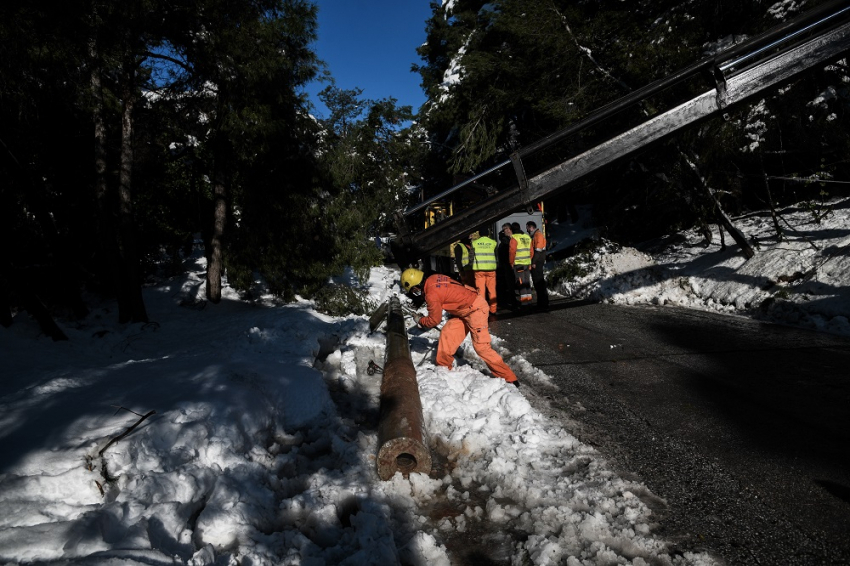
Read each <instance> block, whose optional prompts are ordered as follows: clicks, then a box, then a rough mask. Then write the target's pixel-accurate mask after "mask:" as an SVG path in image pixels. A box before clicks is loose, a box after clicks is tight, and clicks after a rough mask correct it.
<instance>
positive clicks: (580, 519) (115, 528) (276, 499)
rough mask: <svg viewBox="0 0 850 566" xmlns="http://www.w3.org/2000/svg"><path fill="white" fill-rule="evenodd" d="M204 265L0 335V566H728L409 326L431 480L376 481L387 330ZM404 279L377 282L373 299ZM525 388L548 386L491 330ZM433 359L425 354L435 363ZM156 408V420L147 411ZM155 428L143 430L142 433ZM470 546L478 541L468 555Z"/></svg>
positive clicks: (508, 393) (380, 272)
mask: <svg viewBox="0 0 850 566" xmlns="http://www.w3.org/2000/svg"><path fill="white" fill-rule="evenodd" d="M204 268H205V266H204V264H203V261H201V260H199V259H195V260H192V261H191V262H189V263H188V264H187V275H186V276H185V277H182V278H179V279H174V280H171V281H167V282H164V283H162V284H158V285H156V286H151V287H148V288H146V289H145V301H146V305H147V307H148V312H149V314H150V317H151V319H152V320H154V321H156V322H152V323H150V324H144V325H143V324H132V325H123V326H122V325H118V324H117V323H115V322H114V320H115V318H116V316H115V312H114V305H104V306H102V307H100V308H99V309H96V310H95V311H94V312H93V313H92V314H91V315H90V316H89V317H88V318H87V319H86V320H84V321H82V322H76V323H69V322H62V321H60V324H61V326H62V328H63V330H64V331H65V333H66V334H67V335H68V336H69V337H70V340H69V341H67V342H53V341H51V340H50V339H49V338H47V337H46V336H44V335H42V334H41V333H40V331H39V329H38V326H37V325H36V323H35V322H33V321H32V320H30V319H29V318H28V317H27V316H26V314H25V313H17V314H16V316H15V319H14V324H13V325H12V326H11V327H10V328H8V329H0V333H2V345H3V362H4V368H5V376H6V377H5V378H4V380H3V382H2V384H0V409H2V411H0V415H2V417H0V418H2V426H0V452H2V454H3V461H2V463H0V561H6V562H9V563H16V564H27V563H44V562H48V561H50V562H53V563H56V564H72V563H73V564H95V563H96V564H105V563H106V564H119V563H120V564H123V565H134V564H135V565H142V564H144V565H156V564H189V565H192V566H204V565H212V564H218V565H225V564H283V565H295V564H303V565H308V564H309V565H318V564H352V565H354V564H357V565H361V564H376V565H378V564H380V565H387V564H410V565H425V564H428V565H440V564H443V565H447V564H450V563H451V561H452V558H451V557H452V550H451V549H452V548H455V549H458V548H460V549H463V550H466V549H468V547H469V545H479V547H480V548H482V549H484V550H486V553H487V555H488V556H489V557H490V558H491V559H493V560H494V561H497V562H499V563H512V564H521V563H522V564H527V563H530V564H540V565H543V564H570V565H579V564H583V565H591V564H633V565H646V564H693V565H707V564H714V563H715V562H714V560H712V559H711V558H710V557H709V556H707V555H705V554H701V553H687V552H686V553H682V552H681V550H679V549H677V548H675V547H673V546H672V545H669V544H668V543H667V542H665V541H664V540H662V539H661V538H659V537H657V536H655V535H654V534H653V521H654V519H653V516H652V512H651V510H650V509H649V507H648V506H647V504H646V503H645V502H646V501H650V500H653V499H654V496H652V494H650V493H649V492H648V491H647V488H646V487H645V486H643V485H641V484H639V483H636V482H634V481H631V480H626V479H623V478H621V477H618V476H617V475H616V474H614V473H613V472H612V471H611V470H609V469H608V468H607V466H606V463H605V461H604V460H603V459H602V458H601V457H600V456H599V454H597V453H596V452H595V450H594V449H593V448H591V447H588V446H586V445H584V444H582V443H581V442H579V441H578V440H577V439H576V438H574V437H572V436H571V435H569V434H568V433H567V432H565V431H564V430H563V429H562V428H561V427H560V426H559V425H558V424H556V423H554V422H552V421H550V420H549V419H548V418H547V417H545V416H543V415H541V414H540V413H538V412H537V411H535V410H534V409H533V408H532V407H531V405H530V404H529V403H528V401H527V400H526V399H525V397H524V396H523V393H522V391H521V390H517V389H516V388H514V387H512V386H509V385H507V384H506V383H504V382H503V381H502V380H500V379H494V378H491V377H489V376H488V375H487V374H486V373H485V371H484V370H485V368H484V366H483V364H482V363H481V361H480V360H479V359H478V358H477V357H476V355H475V354H474V352H473V350H472V348H471V346H470V344H469V343H465V344H464V345H463V346H462V352H461V354H460V355H459V357H458V364H457V367H456V368H455V369H454V370H453V371H448V370H446V369H444V368H437V367H435V366H434V364H433V362H432V359H433V348H434V345H435V341H436V339H437V337H438V333H437V332H436V331H431V332H428V333H422V334H417V333H413V332H412V333H411V338H410V342H411V349H412V356H413V358H414V362H415V363H416V364H418V368H417V370H418V379H419V384H420V393H421V398H422V405H423V414H424V418H425V423H426V428H427V430H428V431H429V434H430V438H429V445H430V448H431V451H432V454H433V455H434V461H435V465H434V470H433V472H432V473H431V474H430V476H428V475H424V474H413V475H411V476H410V477H409V478H403V477H402V476H401V475H399V474H396V476H395V477H393V478H392V479H391V480H389V481H385V482H384V481H380V480H379V478H378V476H377V472H376V469H375V455H376V453H377V449H378V446H377V442H378V440H377V431H376V424H377V415H378V403H379V394H380V375H370V372H369V371H367V370H368V368H369V363H370V361H374V362H376V363H378V364H382V360H383V353H384V348H385V338H384V336H383V334H382V333H381V332H380V331H377V332H373V333H370V331H369V326H368V321H367V320H366V317H363V316H353V315H352V316H348V317H345V318H332V317H328V316H324V315H322V314H319V313H317V312H316V311H315V309H314V308H313V305H312V304H311V303H310V302H307V301H299V302H297V303H295V304H290V305H278V304H274V303H273V302H272V301H271V300H268V299H266V300H263V301H260V302H254V303H249V302H246V301H243V300H240V299H239V297H238V296H237V295H236V294H235V293H234V292H232V291H231V290H228V293H227V294H226V297H225V299H224V300H223V301H222V303H221V304H219V305H207V304H205V303H204V301H203V278H204ZM397 280H398V273H397V272H395V271H393V270H391V269H387V268H376V269H374V270H373V271H372V274H371V279H370V281H369V283H368V291H369V293H370V294H371V297H372V299H373V300H374V301H376V302H381V301H383V300H385V299H386V298H388V297H390V296H391V295H393V294H394V293H395V292H396V288H397ZM494 342H495V343H496V347H497V348H499V349H500V351H501V352H502V354H503V355H504V356H505V357H506V358H507V359H509V362H510V363H511V365H512V366H513V367H514V368H515V369H517V371H518V372H519V373H520V375H521V377H522V378H523V379H525V380H527V381H526V383H528V384H533V382H534V380H536V379H545V375H544V374H542V372H540V371H539V370H536V369H535V368H533V367H532V366H530V365H529V364H528V362H527V361H525V360H524V359H523V358H522V357H521V356H518V355H511V352H508V351H507V350H505V349H504V347H503V346H502V345H501V343H500V341H499V340H498V338H495V339H494ZM420 360H421V361H420ZM151 411H155V412H154V413H151ZM136 424H138V426H136V428H135V429H133V430H132V431H131V432H130V433H129V434H127V435H126V436H121V435H122V434H123V433H125V431H128V430H129V429H130V427H132V426H133V425H136ZM464 545H465V546H464Z"/></svg>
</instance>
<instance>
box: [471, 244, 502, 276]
mask: <svg viewBox="0 0 850 566" xmlns="http://www.w3.org/2000/svg"><path fill="white" fill-rule="evenodd" d="M472 249H473V250H474V251H475V255H474V256H473V258H472V269H473V270H475V271H496V240H494V239H492V238H488V237H487V236H482V237H480V238H478V239H476V240H472Z"/></svg>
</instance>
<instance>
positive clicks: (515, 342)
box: [491, 303, 850, 566]
mask: <svg viewBox="0 0 850 566" xmlns="http://www.w3.org/2000/svg"><path fill="white" fill-rule="evenodd" d="M491 331H492V333H493V334H495V335H497V336H499V337H501V338H504V339H505V340H506V342H507V347H508V348H509V349H510V350H511V351H512V352H514V353H516V354H520V355H522V356H523V357H525V358H526V359H527V360H528V361H529V362H530V363H531V364H533V365H534V366H535V367H536V368H538V369H539V370H542V371H543V372H545V373H546V374H547V375H549V376H550V377H551V378H552V385H546V384H545V383H539V382H533V380H532V379H531V378H529V379H528V380H527V381H526V384H525V386H524V388H523V389H521V391H523V392H524V393H525V394H526V396H527V397H528V398H529V400H530V401H531V402H532V403H533V404H534V405H535V406H536V408H538V409H540V410H542V411H544V412H546V413H547V414H550V415H551V416H553V417H554V418H558V419H560V420H561V422H562V423H563V424H564V427H565V428H566V429H567V430H569V431H570V432H571V433H572V434H574V435H575V436H576V437H578V438H579V439H580V440H582V441H583V442H585V443H588V444H591V445H593V446H595V447H596V448H597V449H598V450H599V451H600V453H602V454H603V455H604V456H605V457H606V459H607V460H608V461H609V463H610V464H611V466H612V467H613V468H614V469H615V470H617V472H618V473H620V474H621V475H622V476H625V477H631V478H635V479H638V480H640V481H641V482H642V483H644V484H645V485H646V486H647V487H648V488H649V489H650V491H651V492H652V493H651V494H649V495H647V496H646V498H645V501H646V503H647V504H649V506H650V508H651V509H653V511H654V513H655V514H656V516H657V518H658V528H657V529H656V531H655V532H656V533H657V534H658V535H659V536H661V537H663V538H665V539H666V540H670V541H673V542H674V544H675V545H676V546H677V547H678V548H679V549H680V550H682V551H689V550H700V551H708V552H711V553H712V554H713V555H714V556H715V557H718V558H720V559H722V560H724V561H725V562H726V563H727V564H730V565H738V564H768V565H796V564H800V565H807V566H808V565H819V564H828V565H833V564H850V339H847V338H842V337H837V336H832V335H828V334H823V333H816V332H811V331H806V330H801V329H795V328H789V327H784V326H777V325H771V324H765V323H760V322H757V321H753V320H750V319H745V318H740V317H731V316H723V315H716V314H712V313H705V312H699V311H692V310H686V309H677V308H671V307H657V308H654V307H624V306H614V305H586V304H579V303H562V304H555V305H554V308H553V309H552V310H551V311H550V312H548V313H540V314H536V313H528V314H526V313H519V314H504V313H502V314H500V315H499V316H498V320H496V321H494V322H492V323H491ZM507 359H508V362H509V363H510V360H509V357H508V358H507ZM520 379H521V380H522V379H523V376H522V375H520Z"/></svg>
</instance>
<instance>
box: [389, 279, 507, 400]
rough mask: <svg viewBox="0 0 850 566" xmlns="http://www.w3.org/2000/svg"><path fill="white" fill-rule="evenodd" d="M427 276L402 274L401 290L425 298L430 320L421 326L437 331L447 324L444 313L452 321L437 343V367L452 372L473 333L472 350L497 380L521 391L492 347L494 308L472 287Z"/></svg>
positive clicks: (449, 321)
mask: <svg viewBox="0 0 850 566" xmlns="http://www.w3.org/2000/svg"><path fill="white" fill-rule="evenodd" d="M424 278H425V274H424V273H423V272H422V271H420V270H418V269H415V268H410V269H406V270H404V273H402V274H401V287H402V289H404V291H405V292H406V293H408V294H409V295H411V296H412V297H414V298H415V297H424V299H425V303H426V304H427V305H428V316H423V317H422V318H420V319H419V322H418V324H419V326H422V327H424V328H434V327H436V326H437V325H438V324H440V322H441V321H442V320H443V311H444V310H445V311H446V312H447V313H449V315H450V316H449V319H448V320H447V321H446V323H445V324H444V325H443V329H442V330H441V331H440V341H439V342H438V343H437V365H438V366H443V367H447V368H449V369H451V368H452V365H453V363H454V356H455V352H457V349H458V348H459V347H460V344H461V342H463V340H464V338H466V335H467V334H468V333H470V332H471V333H472V347H473V348H474V349H475V353H476V354H478V356H479V357H480V358H481V359H482V360H484V363H485V364H487V367H488V368H490V371H491V372H492V373H493V375H494V376H496V377H501V378H502V379H504V380H505V381H507V382H508V383H511V384H513V385H515V386H517V387H519V381H517V377H516V374H514V372H513V371H512V370H511V368H509V367H508V364H506V363H505V361H504V360H503V359H502V356H500V355H499V354H498V353H497V352H496V351H495V350H494V349H493V347H492V346H491V345H490V329H489V327H488V325H487V319H488V317H489V314H490V313H489V310H490V307H489V306H488V305H487V300H486V299H484V297H482V296H481V295H479V294H478V292H477V291H476V290H475V289H473V288H472V287H467V286H465V285H461V284H460V283H458V282H457V281H455V280H454V279H452V278H451V277H448V276H447V275H441V274H439V273H435V274H433V275H431V276H429V277H428V278H427V279H425V281H424V283H423V281H422V280H423V279H424Z"/></svg>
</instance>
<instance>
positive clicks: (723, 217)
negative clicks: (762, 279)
mask: <svg viewBox="0 0 850 566" xmlns="http://www.w3.org/2000/svg"><path fill="white" fill-rule="evenodd" d="M682 157H683V158H684V159H685V163H687V164H688V167H690V168H691V171H693V172H694V174H695V175H696V178H697V179H698V180H699V183H700V185H702V187H703V188H704V189H705V190H706V192H708V196H709V197H710V198H711V200H712V202H713V203H714V207H715V211H716V212H717V216H718V218H719V219H720V224H721V225H722V227H723V228H726V231H727V232H729V235H730V236H732V239H733V240H735V242H736V243H737V244H738V245H739V246H741V253H743V254H744V256H745V257H746V258H747V259H750V258H751V257H753V256H754V255H756V253H755V251H753V248H752V246H751V245H750V243H749V242H748V241H747V238H746V237H745V236H744V234H743V233H742V232H741V231H740V230H738V229H737V228H736V227H735V225H734V224H732V219H731V218H729V216H728V215H727V214H726V211H724V210H723V207H722V206H721V205H720V201H719V200H717V195H715V193H714V191H713V190H712V189H711V187H709V186H708V183H706V182H705V178H704V177H703V176H702V175H701V174H700V171H699V168H698V167H697V164H696V163H695V162H694V161H693V160H691V159H688V157H687V156H686V155H684V154H682ZM721 230H722V229H721Z"/></svg>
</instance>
